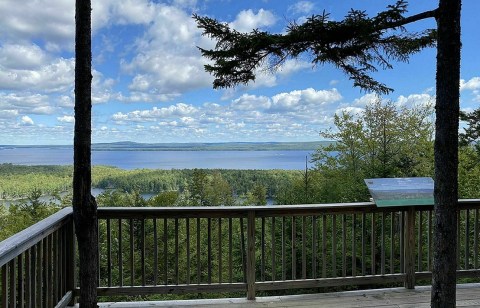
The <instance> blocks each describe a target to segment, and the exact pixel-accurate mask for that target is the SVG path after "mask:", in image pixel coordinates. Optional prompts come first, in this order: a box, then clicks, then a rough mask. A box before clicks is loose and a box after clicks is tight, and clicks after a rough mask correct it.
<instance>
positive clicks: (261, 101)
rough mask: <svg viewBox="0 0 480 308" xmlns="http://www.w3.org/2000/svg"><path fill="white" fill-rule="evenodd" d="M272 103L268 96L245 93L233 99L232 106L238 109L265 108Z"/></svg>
mask: <svg viewBox="0 0 480 308" xmlns="http://www.w3.org/2000/svg"><path fill="white" fill-rule="evenodd" d="M271 105H272V103H271V101H270V99H269V98H268V97H266V96H255V95H249V94H243V95H242V96H240V97H239V98H237V99H235V100H233V101H232V108H234V109H237V110H265V109H268V108H270V106H271Z"/></svg>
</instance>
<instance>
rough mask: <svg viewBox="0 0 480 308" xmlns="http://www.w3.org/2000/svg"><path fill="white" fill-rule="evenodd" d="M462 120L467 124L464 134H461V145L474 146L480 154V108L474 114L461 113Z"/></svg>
mask: <svg viewBox="0 0 480 308" xmlns="http://www.w3.org/2000/svg"><path fill="white" fill-rule="evenodd" d="M460 120H461V121H464V122H466V123H467V127H465V128H464V132H463V133H460V134H459V138H460V145H461V146H467V145H473V146H474V147H475V149H476V150H477V152H479V153H480V142H479V141H480V108H477V109H475V110H474V111H472V112H464V111H460Z"/></svg>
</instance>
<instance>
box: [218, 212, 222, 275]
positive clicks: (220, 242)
mask: <svg viewBox="0 0 480 308" xmlns="http://www.w3.org/2000/svg"><path fill="white" fill-rule="evenodd" d="M218 283H222V218H218Z"/></svg>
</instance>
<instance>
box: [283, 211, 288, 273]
mask: <svg viewBox="0 0 480 308" xmlns="http://www.w3.org/2000/svg"><path fill="white" fill-rule="evenodd" d="M285 220H286V218H285V216H283V217H282V280H286V279H287V278H286V268H287V265H286V264H287V261H286V251H285V250H286V247H285V246H286V245H285V241H286V235H285V224H286V221H285Z"/></svg>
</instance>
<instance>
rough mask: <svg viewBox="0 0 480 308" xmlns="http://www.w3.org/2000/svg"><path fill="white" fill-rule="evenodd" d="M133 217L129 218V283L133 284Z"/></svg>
mask: <svg viewBox="0 0 480 308" xmlns="http://www.w3.org/2000/svg"><path fill="white" fill-rule="evenodd" d="M133 236H134V234H133V219H130V285H131V286H132V287H133V286H134V285H135V255H134V245H133Z"/></svg>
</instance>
